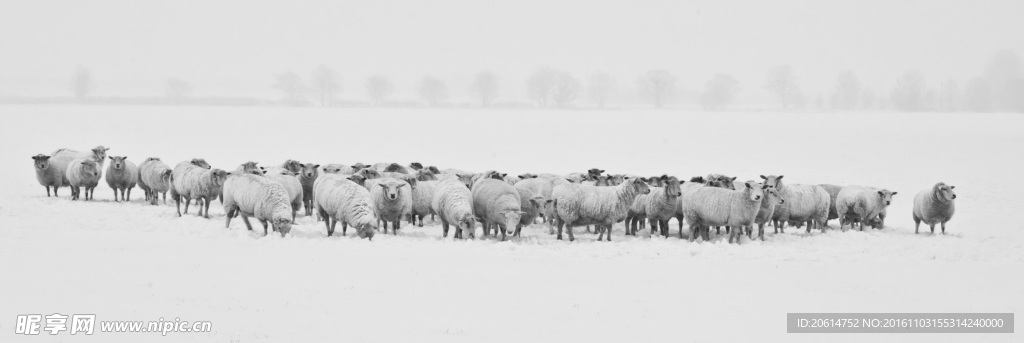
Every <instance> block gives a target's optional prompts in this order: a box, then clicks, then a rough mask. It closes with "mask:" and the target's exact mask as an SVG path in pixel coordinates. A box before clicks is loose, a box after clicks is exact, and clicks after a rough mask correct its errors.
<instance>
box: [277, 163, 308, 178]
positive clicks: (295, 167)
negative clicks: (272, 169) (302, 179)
mask: <svg viewBox="0 0 1024 343" xmlns="http://www.w3.org/2000/svg"><path fill="white" fill-rule="evenodd" d="M277 168H281V169H284V170H287V171H290V172H292V174H294V175H299V172H301V171H302V162H299V161H296V160H285V161H284V162H282V163H281V165H279V166H277Z"/></svg>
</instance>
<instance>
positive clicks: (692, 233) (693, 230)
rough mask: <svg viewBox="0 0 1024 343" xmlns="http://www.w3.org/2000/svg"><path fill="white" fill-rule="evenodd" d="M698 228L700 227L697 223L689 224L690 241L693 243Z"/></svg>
mask: <svg viewBox="0 0 1024 343" xmlns="http://www.w3.org/2000/svg"><path fill="white" fill-rule="evenodd" d="M699 230H700V229H699V227H698V226H697V225H694V224H690V243H693V242H695V241H696V240H697V232H698V231H699Z"/></svg>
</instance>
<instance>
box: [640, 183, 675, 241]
mask: <svg viewBox="0 0 1024 343" xmlns="http://www.w3.org/2000/svg"><path fill="white" fill-rule="evenodd" d="M658 179H659V180H661V181H660V182H661V183H662V184H663V185H665V186H664V187H657V188H655V187H652V188H651V193H650V194H647V195H645V196H644V197H643V201H644V204H643V205H642V209H643V212H644V216H645V217H647V220H648V221H650V224H651V233H654V232H655V230H659V232H661V235H662V236H664V237H668V221H669V220H670V219H672V218H675V217H676V208H677V206H678V205H677V203H678V202H679V196H680V195H682V190H681V188H680V187H681V186H680V185H682V184H684V183H683V181H679V179H677V178H676V177H675V176H668V175H662V176H660V177H658ZM638 198H639V197H638Z"/></svg>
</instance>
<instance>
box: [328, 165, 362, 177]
mask: <svg viewBox="0 0 1024 343" xmlns="http://www.w3.org/2000/svg"><path fill="white" fill-rule="evenodd" d="M362 169H363V168H362V167H360V168H358V169H357V168H355V167H350V166H347V165H344V164H340V163H331V164H327V165H324V166H322V167H320V174H342V175H352V174H355V173H357V172H359V171H360V170H362Z"/></svg>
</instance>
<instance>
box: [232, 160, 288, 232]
mask: <svg viewBox="0 0 1024 343" xmlns="http://www.w3.org/2000/svg"><path fill="white" fill-rule="evenodd" d="M289 203H290V200H289V199H288V191H286V190H285V189H284V186H281V184H280V183H277V182H274V181H273V180H271V179H269V178H266V177H262V176H257V175H252V174H244V173H239V174H236V173H232V174H231V176H230V177H228V178H227V180H225V181H224V212H225V213H226V214H227V215H226V216H225V217H227V218H226V219H225V223H224V227H225V228H231V218H233V217H234V216H235V215H241V216H242V222H244V223H245V227H246V228H247V229H249V231H252V225H251V224H250V223H249V217H256V220H258V221H259V222H260V224H262V225H263V235H264V236H266V235H267V234H269V232H268V231H267V223H268V222H269V223H270V225H271V226H272V227H273V229H274V231H277V232H279V233H280V234H281V237H284V236H285V235H286V234H288V232H290V231H291V230H292V220H291V212H292V211H291V206H289Z"/></svg>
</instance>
